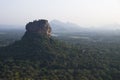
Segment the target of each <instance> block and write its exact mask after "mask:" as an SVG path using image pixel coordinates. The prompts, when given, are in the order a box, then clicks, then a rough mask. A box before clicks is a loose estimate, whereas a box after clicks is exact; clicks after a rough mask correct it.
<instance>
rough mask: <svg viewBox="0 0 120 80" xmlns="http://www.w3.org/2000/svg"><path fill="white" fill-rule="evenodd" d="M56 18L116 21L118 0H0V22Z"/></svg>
mask: <svg viewBox="0 0 120 80" xmlns="http://www.w3.org/2000/svg"><path fill="white" fill-rule="evenodd" d="M41 18H42V19H48V20H49V21H51V20H54V19H58V20H60V21H63V22H73V23H76V24H79V25H82V26H98V25H104V24H115V23H117V24H120V0H0V24H10V25H25V24H26V23H27V22H29V21H33V20H35V19H41Z"/></svg>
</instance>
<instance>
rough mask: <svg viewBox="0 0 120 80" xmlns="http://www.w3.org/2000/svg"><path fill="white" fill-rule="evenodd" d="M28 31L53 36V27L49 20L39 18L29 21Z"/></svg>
mask: <svg viewBox="0 0 120 80" xmlns="http://www.w3.org/2000/svg"><path fill="white" fill-rule="evenodd" d="M26 33H27V34H29V33H37V34H40V35H45V36H48V37H50V36H51V27H50V25H49V23H48V20H44V19H41V20H38V21H36V20H35V21H33V22H29V23H28V24H27V25H26Z"/></svg>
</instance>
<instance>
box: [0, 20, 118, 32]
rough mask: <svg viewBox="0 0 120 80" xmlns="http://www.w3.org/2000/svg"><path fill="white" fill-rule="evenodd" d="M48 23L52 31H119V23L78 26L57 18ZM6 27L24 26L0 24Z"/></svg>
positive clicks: (8, 28)
mask: <svg viewBox="0 0 120 80" xmlns="http://www.w3.org/2000/svg"><path fill="white" fill-rule="evenodd" d="M50 25H51V28H52V32H53V33H54V32H55V33H56V32H60V33H61V32H67V33H71V32H106V31H107V32H111V31H112V32H116V31H117V32H120V24H109V25H103V26H98V27H96V26H95V27H89V28H87V27H84V26H80V25H77V24H74V23H71V22H62V21H59V20H52V21H50ZM2 29H6V30H10V29H19V30H24V26H20V25H18V26H17V25H16V26H15V25H1V24H0V30H2Z"/></svg>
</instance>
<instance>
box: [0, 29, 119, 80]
mask: <svg viewBox="0 0 120 80" xmlns="http://www.w3.org/2000/svg"><path fill="white" fill-rule="evenodd" d="M45 31H47V28H46V30H45ZM12 32H13V31H12ZM20 32H21V31H20ZM21 34H22V33H21ZM22 35H23V34H22ZM45 35H46V33H45ZM45 35H39V34H38V33H29V32H26V33H25V34H24V36H23V37H22V39H20V38H17V37H18V36H16V38H17V39H18V40H16V39H15V36H14V35H11V37H12V36H14V37H13V38H12V39H11V38H9V37H8V36H6V37H4V36H2V35H0V37H2V39H3V40H2V41H1V42H0V45H1V46H2V45H3V46H2V47H1V48H0V79H2V80H119V79H120V49H119V48H120V43H119V42H120V40H119V38H118V39H117V38H115V39H114V40H113V36H112V37H111V38H110V37H109V38H106V37H105V36H101V35H99V36H98V35H97V36H90V35H89V37H90V38H89V40H88V38H86V37H88V36H85V35H82V34H80V35H78V33H74V34H73V33H70V34H66V33H61V35H60V33H58V34H57V35H60V36H59V37H48V36H45ZM71 35H72V38H71ZM73 35H74V36H75V35H77V37H73ZM69 36H70V37H69ZM78 36H79V37H80V38H78ZM81 36H82V38H81ZM20 37H21V35H20ZM15 40H16V41H15ZM4 41H5V42H4ZM8 43H10V44H9V45H8ZM6 45H7V46H6Z"/></svg>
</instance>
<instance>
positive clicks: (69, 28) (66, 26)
mask: <svg viewBox="0 0 120 80" xmlns="http://www.w3.org/2000/svg"><path fill="white" fill-rule="evenodd" d="M50 25H51V27H52V31H53V32H80V31H82V30H85V28H83V27H81V26H79V25H77V24H74V23H69V22H66V23H65V22H62V21H59V20H52V21H51V22H50Z"/></svg>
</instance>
